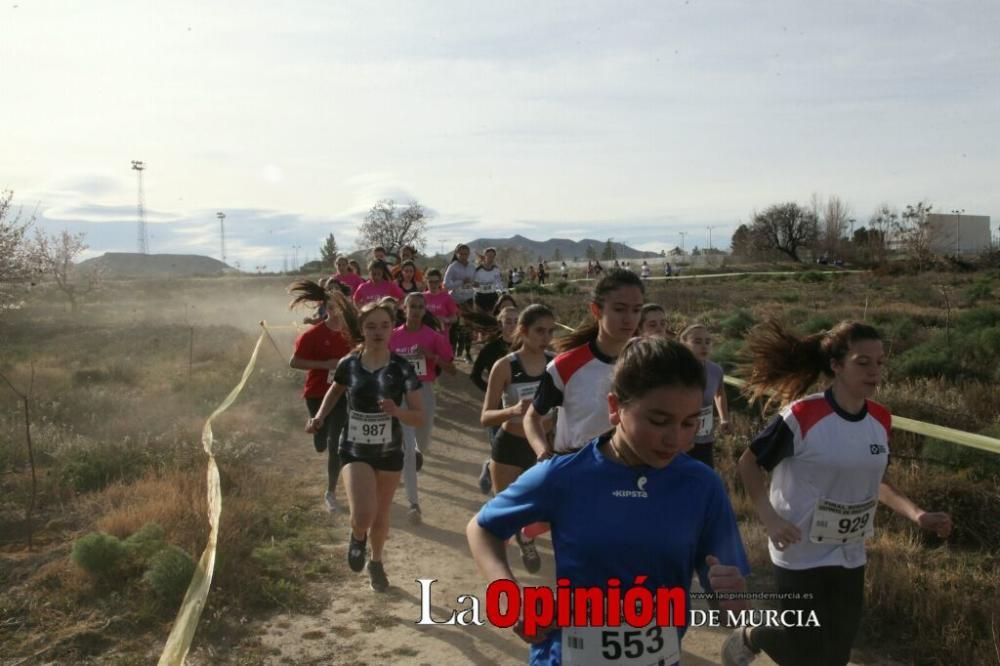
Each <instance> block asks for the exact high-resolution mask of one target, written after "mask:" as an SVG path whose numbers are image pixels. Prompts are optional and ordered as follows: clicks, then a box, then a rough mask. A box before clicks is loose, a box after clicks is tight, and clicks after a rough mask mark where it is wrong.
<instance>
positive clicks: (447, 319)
mask: <svg viewBox="0 0 1000 666" xmlns="http://www.w3.org/2000/svg"><path fill="white" fill-rule="evenodd" d="M426 280H427V291H425V292H424V302H425V303H426V304H427V311H428V312H430V313H431V314H432V315H434V317H435V318H436V319H437V320H438V321H439V322H441V325H442V326H443V327H444V335H445V337H446V338H447V337H448V333H449V331H450V330H451V325H452V324H454V323H455V322H456V321H458V305H456V303H455V299H454V298H452V297H451V294H449V293H448V291H447V290H446V289H445V288H444V278H443V277H442V276H441V271H439V270H438V269H436V268H432V269H431V270H429V271H427V275H426Z"/></svg>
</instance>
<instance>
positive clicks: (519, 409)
mask: <svg viewBox="0 0 1000 666" xmlns="http://www.w3.org/2000/svg"><path fill="white" fill-rule="evenodd" d="M530 404H531V399H530V398H525V399H524V400H519V401H518V403H517V404H516V405H511V406H510V407H508V408H507V414H509V415H510V416H524V415H525V414H527V413H528V406H529V405H530Z"/></svg>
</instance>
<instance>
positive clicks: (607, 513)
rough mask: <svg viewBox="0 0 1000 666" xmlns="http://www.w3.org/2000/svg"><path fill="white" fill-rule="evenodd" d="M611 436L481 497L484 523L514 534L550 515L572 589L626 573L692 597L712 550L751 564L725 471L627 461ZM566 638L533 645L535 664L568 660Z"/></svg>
mask: <svg viewBox="0 0 1000 666" xmlns="http://www.w3.org/2000/svg"><path fill="white" fill-rule="evenodd" d="M608 438H609V435H608V436H603V437H600V438H597V439H594V440H592V441H591V442H590V443H589V444H587V446H585V447H584V448H583V449H581V450H580V451H578V452H576V453H573V454H570V455H565V456H557V457H555V458H551V459H549V460H546V461H545V462H543V463H540V464H538V465H535V466H534V467H532V468H531V469H529V470H527V471H525V472H524V473H523V474H521V476H519V477H518V478H517V480H516V481H515V482H514V483H513V484H511V485H510V486H509V487H508V488H507V489H506V490H504V491H503V492H502V493H500V494H499V495H497V496H496V497H495V498H493V499H492V500H490V501H489V502H487V503H486V504H485V505H484V506H483V508H482V510H480V512H479V517H478V522H479V525H480V526H481V527H483V528H484V529H486V530H487V531H489V532H490V533H491V534H493V535H494V536H496V537H497V538H499V539H503V540H507V539H509V538H510V537H511V536H513V535H514V534H515V533H516V532H517V531H518V530H519V529H520V528H521V527H523V526H525V525H528V524H530V523H533V522H538V521H546V522H548V523H550V524H551V526H552V544H553V548H554V550H555V560H556V577H557V578H567V579H569V583H570V586H571V587H574V588H575V587H592V586H597V587H601V588H604V589H606V588H607V583H608V580H609V579H611V578H618V579H619V580H621V586H622V592H623V594H624V591H625V590H627V589H628V588H629V587H631V586H632V585H633V581H634V579H635V577H636V576H640V575H644V576H647V579H646V582H645V583H644V585H645V586H646V587H648V588H650V589H651V590H655V589H656V588H658V587H682V588H684V591H685V596H687V594H688V592H689V591H690V585H691V577H692V575H693V574H694V572H695V571H697V570H701V573H702V575H704V574H705V573H706V572H707V566H706V565H705V558H706V557H707V556H708V555H714V556H716V557H717V558H719V561H720V562H721V563H722V564H725V565H731V566H736V567H739V569H740V571H741V572H742V573H743V575H744V576H746V575H748V574H749V573H750V566H749V565H748V564H747V559H746V553H745V552H744V550H743V542H742V540H741V539H740V533H739V529H738V528H737V526H736V518H735V516H734V515H733V509H732V506H731V505H730V503H729V497H728V496H727V495H726V491H725V488H724V486H723V484H722V479H720V478H719V476H718V474H716V473H715V472H714V471H713V470H712V469H710V468H709V467H707V466H706V465H703V464H701V463H699V462H697V461H695V460H694V459H692V458H689V457H688V456H686V455H679V456H677V457H676V458H674V459H673V460H672V461H671V462H670V464H669V465H667V466H666V467H665V468H663V469H654V468H652V467H641V468H636V467H626V466H625V465H622V464H620V463H618V462H615V461H613V460H609V459H608V458H606V457H605V456H604V454H603V453H601V451H600V449H599V447H600V446H601V445H602V444H603V443H604V442H606V441H607V440H608ZM678 633H679V635H681V636H683V633H684V628H679V631H678ZM560 642H561V635H560V632H559V631H553V632H552V633H550V634H549V635H548V636H547V639H546V640H545V641H544V642H542V643H539V644H537V645H533V646H531V659H530V663H531V664H548V665H551V666H556V665H558V664H560V663H561V662H562V656H561V643H560Z"/></svg>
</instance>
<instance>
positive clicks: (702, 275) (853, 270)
mask: <svg viewBox="0 0 1000 666" xmlns="http://www.w3.org/2000/svg"><path fill="white" fill-rule="evenodd" d="M867 272H868V271H863V270H859V269H856V268H845V269H843V270H838V271H810V270H803V271H743V272H741V273H698V274H696V275H671V276H670V277H667V276H666V275H651V276H649V277H648V278H643V281H645V282H649V281H651V280H702V279H705V278H717V277H739V276H741V275H803V274H804V273H813V274H816V273H819V274H821V275H840V274H842V273H867ZM598 279H599V278H595V277H589V278H575V279H573V280H566V282H594V281H595V280H598Z"/></svg>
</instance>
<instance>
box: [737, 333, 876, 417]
mask: <svg viewBox="0 0 1000 666" xmlns="http://www.w3.org/2000/svg"><path fill="white" fill-rule="evenodd" d="M881 339H882V336H881V335H879V332H878V331H877V330H876V329H875V327H873V326H869V325H868V324H863V323H861V322H857V321H847V320H845V321H842V322H840V323H839V324H837V325H836V326H834V327H833V328H831V329H830V330H829V331H821V332H819V333H814V334H813V335H807V336H800V335H796V334H795V333H793V332H791V331H789V330H787V329H785V328H783V327H782V326H781V324H779V323H778V322H777V321H774V320H773V319H772V320H769V321H767V322H765V323H763V324H761V325H759V326H756V327H754V328H753V330H751V331H750V335H749V337H748V338H747V348H748V350H749V353H750V363H749V364H745V365H744V366H743V369H744V371H745V373H746V374H747V377H748V379H747V383H746V386H744V387H743V393H744V394H745V395H746V396H747V398H748V399H749V400H750V402H756V401H760V400H764V408H765V409H767V408H769V407H770V406H771V405H773V404H782V403H784V402H790V401H792V400H795V399H796V398H800V397H802V396H803V395H805V394H806V392H807V391H808V390H809V388H810V387H811V386H812V385H813V384H815V383H816V382H817V381H818V380H819V378H820V376H826V377H833V369H832V368H831V367H830V362H831V361H834V360H836V361H843V360H844V358H845V357H846V356H847V352H848V349H850V346H851V345H852V344H853V343H855V342H858V341H861V340H881Z"/></svg>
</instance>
